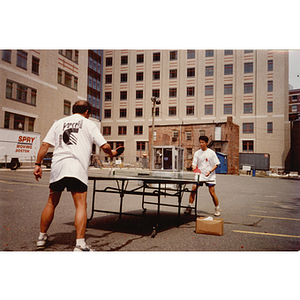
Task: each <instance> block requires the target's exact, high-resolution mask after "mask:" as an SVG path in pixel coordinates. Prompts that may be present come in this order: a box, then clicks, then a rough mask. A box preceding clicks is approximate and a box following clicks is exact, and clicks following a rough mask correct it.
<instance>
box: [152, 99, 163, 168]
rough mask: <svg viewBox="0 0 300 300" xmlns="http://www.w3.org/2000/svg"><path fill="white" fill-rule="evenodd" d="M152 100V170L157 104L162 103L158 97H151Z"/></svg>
mask: <svg viewBox="0 0 300 300" xmlns="http://www.w3.org/2000/svg"><path fill="white" fill-rule="evenodd" d="M151 101H152V136H151V154H150V159H151V163H150V168H151V170H154V148H153V144H154V118H155V106H156V104H160V103H161V101H160V100H157V99H156V97H151Z"/></svg>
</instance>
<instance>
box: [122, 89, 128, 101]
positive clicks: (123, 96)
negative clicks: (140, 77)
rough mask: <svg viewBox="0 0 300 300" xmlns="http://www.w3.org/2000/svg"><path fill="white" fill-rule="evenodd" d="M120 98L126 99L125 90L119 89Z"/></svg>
mask: <svg viewBox="0 0 300 300" xmlns="http://www.w3.org/2000/svg"><path fill="white" fill-rule="evenodd" d="M120 100H127V91H120Z"/></svg>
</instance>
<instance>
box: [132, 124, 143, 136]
mask: <svg viewBox="0 0 300 300" xmlns="http://www.w3.org/2000/svg"><path fill="white" fill-rule="evenodd" d="M134 134H135V135H141V134H143V126H134Z"/></svg>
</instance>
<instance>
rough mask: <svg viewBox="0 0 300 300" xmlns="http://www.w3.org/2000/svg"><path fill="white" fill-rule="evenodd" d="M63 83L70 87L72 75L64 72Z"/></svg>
mask: <svg viewBox="0 0 300 300" xmlns="http://www.w3.org/2000/svg"><path fill="white" fill-rule="evenodd" d="M65 85H66V86H67V87H72V75H71V74H69V73H67V72H65Z"/></svg>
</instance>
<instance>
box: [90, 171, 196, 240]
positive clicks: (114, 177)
mask: <svg viewBox="0 0 300 300" xmlns="http://www.w3.org/2000/svg"><path fill="white" fill-rule="evenodd" d="M114 172H116V173H114V174H109V175H106V174H103V173H102V174H101V173H100V174H97V175H94V176H89V180H92V181H93V198H92V213H91V216H90V218H89V219H88V223H89V221H90V220H91V219H92V218H93V216H94V212H102V213H112V214H119V218H121V216H122V215H135V216H136V215H137V214H132V213H126V212H123V202H124V196H125V195H138V196H141V197H142V209H143V212H142V215H144V214H145V212H146V210H147V208H146V206H145V205H146V204H147V205H156V206H157V213H156V223H155V225H154V226H153V229H152V233H151V237H155V236H156V234H157V231H158V228H159V222H160V209H161V206H170V207H176V208H177V209H178V212H177V226H179V225H180V210H181V208H186V207H187V206H182V205H181V202H182V198H183V195H184V193H185V192H191V188H192V185H193V184H197V183H200V181H199V178H198V180H196V179H195V174H193V173H191V172H184V173H176V172H157V171H148V172H137V173H130V172H129V173H128V172H119V173H118V170H116V171H114ZM99 181H101V182H102V184H101V185H102V186H103V181H105V182H107V184H104V186H105V187H104V188H98V187H97V182H99ZM130 182H131V183H135V184H130V185H129V183H130ZM96 193H111V194H119V196H120V198H119V201H120V202H119V210H118V211H111V210H103V209H98V208H97V209H96V208H95V202H96ZM146 197H153V198H155V199H156V201H149V200H148V198H147V199H146ZM163 197H174V198H177V203H173V204H170V203H166V202H163ZM153 198H152V199H153ZM97 201H98V199H97ZM197 201H198V185H197V189H196V197H195V201H194V204H193V206H192V210H194V212H195V218H197Z"/></svg>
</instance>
